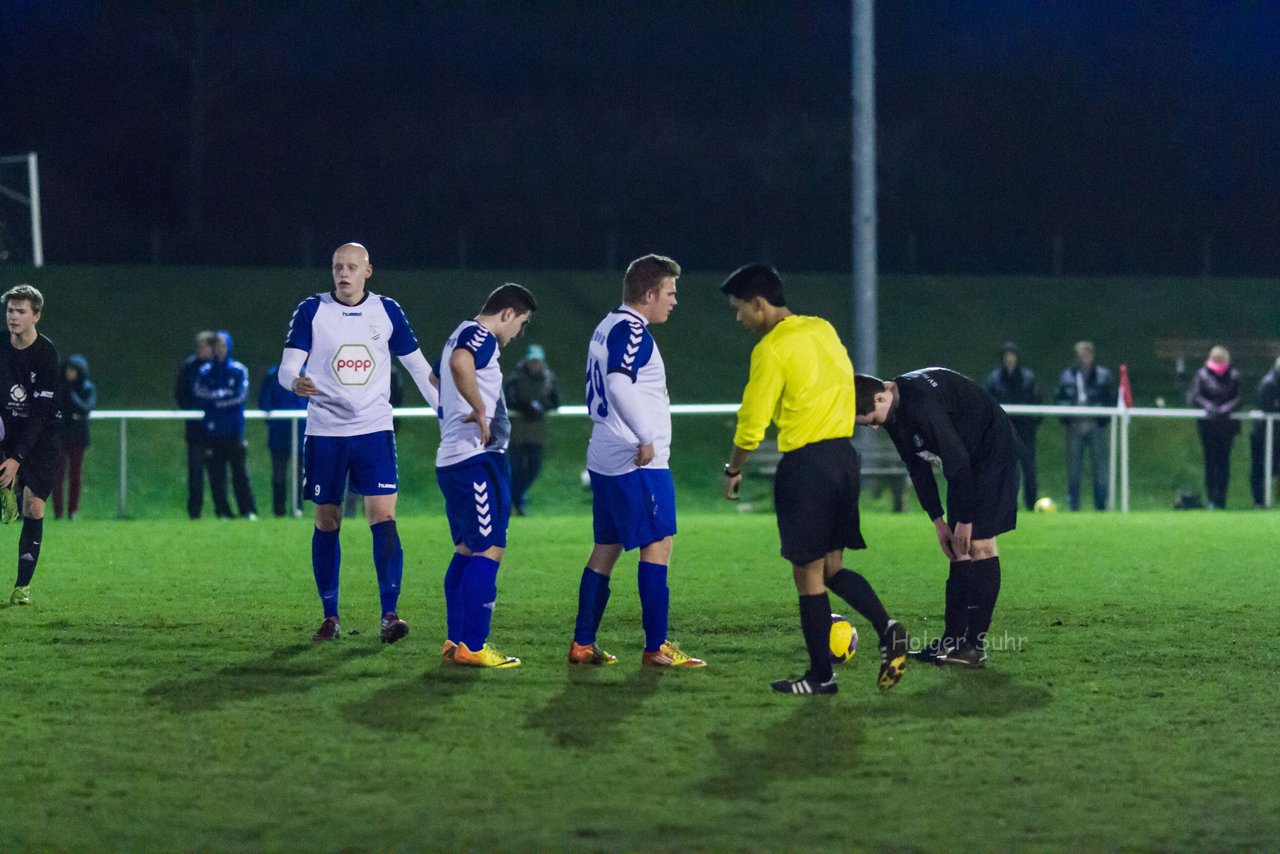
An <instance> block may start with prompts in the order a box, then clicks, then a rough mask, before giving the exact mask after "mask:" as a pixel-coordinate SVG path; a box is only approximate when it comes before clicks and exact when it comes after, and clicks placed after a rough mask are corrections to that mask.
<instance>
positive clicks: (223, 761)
mask: <svg viewBox="0 0 1280 854" xmlns="http://www.w3.org/2000/svg"><path fill="white" fill-rule="evenodd" d="M1278 528H1280V521H1278V520H1277V518H1276V517H1275V516H1273V515H1271V514H1261V513H1218V514H1213V515H1198V516H1191V515H1180V514H1174V513H1139V514H1134V515H1133V516H1131V517H1129V518H1122V517H1119V516H1117V515H1100V514H1082V515H1078V516H1077V515H1068V514H1064V513H1059V514H1056V515H1049V516H1025V517H1023V519H1022V526H1021V528H1020V529H1019V530H1018V531H1016V532H1015V533H1013V534H1011V535H1008V536H1007V537H1005V538H1002V542H1001V547H1002V553H1003V564H1004V586H1003V591H1002V597H1001V601H1000V606H999V609H998V611H997V614H996V621H995V626H994V633H995V634H996V635H999V636H1000V638H1001V639H1005V640H1007V643H1005V644H1004V646H1005V648H1004V649H996V650H995V651H993V653H992V661H991V666H989V667H988V669H986V670H985V671H979V672H955V671H951V670H943V669H933V668H926V667H921V666H913V667H910V668H908V671H907V674H906V677H905V678H904V680H903V682H902V684H901V685H900V686H899V687H898V688H897V689H895V690H894V691H892V692H890V693H889V694H886V695H879V694H878V693H877V692H876V690H875V687H874V681H875V670H876V668H875V665H876V654H875V650H874V644H873V642H872V640H871V638H870V637H869V635H870V630H869V628H868V627H867V626H866V624H865V623H863V622H862V621H861V620H859V619H856V618H855V625H857V627H858V629H859V631H860V632H861V633H862V641H863V648H862V650H861V651H860V652H859V653H858V655H857V656H855V659H854V662H853V663H851V664H849V665H845V666H843V667H841V668H840V670H839V675H840V686H841V693H840V694H838V695H837V696H834V697H784V696H779V695H773V694H771V693H769V692H768V690H767V684H766V683H767V682H768V680H770V679H776V678H779V677H782V676H788V675H794V674H796V673H798V672H799V671H800V670H801V669H802V668H803V649H802V644H801V639H800V634H799V628H798V618H797V616H796V602H795V593H794V589H793V587H792V583H791V577H790V572H789V570H788V568H787V567H786V565H785V564H784V563H783V561H782V560H781V559H780V558H778V557H777V554H776V552H777V534H776V530H775V528H774V526H773V520H772V518H771V517H770V516H768V515H765V514H743V515H734V514H692V513H690V514H686V515H685V516H684V517H683V518H682V519H681V534H680V536H679V537H678V538H677V545H676V554H675V560H674V562H673V569H672V573H671V579H672V636H673V637H674V638H676V639H678V640H679V641H681V642H682V643H683V645H684V647H685V648H686V649H688V650H689V651H690V652H691V653H693V654H695V655H698V656H702V657H705V658H706V659H707V660H708V661H709V662H710V666H709V667H708V668H706V669H704V670H701V671H685V672H675V673H648V672H642V671H641V669H640V667H639V661H638V659H639V652H640V640H641V635H640V628H639V612H638V606H637V598H636V593H635V582H634V577H635V569H634V567H635V559H634V556H632V557H630V558H629V559H624V561H623V562H622V563H621V564H620V566H619V568H618V570H617V572H616V574H615V583H614V594H613V599H612V602H611V605H610V609H609V612H608V613H607V614H606V617H605V622H604V626H603V627H602V632H601V638H600V640H601V643H602V645H603V646H605V647H606V648H607V649H609V650H611V651H613V652H614V653H616V654H618V655H619V657H620V659H621V661H620V663H619V664H618V665H617V666H615V667H612V668H605V669H597V670H570V669H569V667H568V666H567V665H566V664H565V663H564V655H565V652H566V649H567V646H568V643H569V638H570V633H571V630H572V624H573V614H574V609H575V604H576V602H575V600H576V589H577V579H578V575H579V572H580V570H581V567H582V563H583V561H584V560H585V557H586V555H587V551H588V548H589V542H588V540H589V537H590V521H589V519H587V518H586V517H585V516H583V515H581V514H576V515H562V516H546V517H536V516H535V517H528V518H524V519H516V520H514V522H513V525H512V530H511V547H510V550H509V552H508V557H507V560H506V561H505V563H504V567H503V571H502V573H501V574H500V576H499V587H500V595H499V601H498V608H497V611H496V614H495V618H494V634H493V640H494V642H495V643H496V645H498V646H499V647H500V648H501V649H503V650H504V651H506V652H509V653H511V654H515V655H519V656H522V657H523V658H524V659H525V665H524V666H523V667H521V668H519V669H516V670H511V671H502V672H474V671H464V670H462V669H458V668H446V667H442V666H441V665H440V663H439V660H438V654H439V647H440V641H441V640H442V636H443V605H442V601H441V595H440V592H439V590H440V579H441V576H442V574H443V570H444V567H445V564H446V563H447V559H448V554H449V551H450V549H449V545H448V536H447V533H446V530H445V528H444V524H443V521H442V520H441V519H439V518H437V517H435V516H434V514H431V515H416V516H409V517H408V518H405V519H403V520H401V522H400V529H401V535H402V538H403V540H404V544H405V550H406V568H405V593H404V596H403V599H402V606H401V613H402V614H403V615H404V616H405V617H406V619H408V620H409V622H410V624H411V626H412V631H411V634H410V635H409V637H408V638H407V639H405V640H404V641H403V642H401V643H399V644H397V645H395V646H391V647H382V646H381V645H380V644H379V643H378V637H377V625H376V617H377V614H376V610H377V607H376V586H375V581H374V576H373V570H372V567H371V563H370V559H369V541H370V537H369V533H368V528H367V527H365V526H364V525H363V524H349V525H348V526H347V527H346V529H345V530H344V533H343V553H344V567H343V584H342V589H343V625H344V629H345V630H346V631H347V632H348V633H349V634H348V636H347V637H345V638H343V639H342V640H341V641H340V642H338V643H334V644H330V645H325V646H320V647H317V646H314V645H313V644H312V643H311V642H310V640H309V638H310V635H311V632H312V631H313V630H314V629H315V627H316V625H317V624H318V621H319V607H318V602H317V600H316V597H315V591H314V588H313V585H312V580H311V573H310V564H309V554H310V551H309V541H310V530H311V527H310V524H309V523H308V522H307V521H306V520H279V521H277V520H263V521H260V522H257V523H248V522H214V521H212V520H210V521H205V522H186V521H182V522H176V521H135V522H127V523H119V522H111V521H77V522H74V523H65V522H57V523H55V522H52V521H50V522H47V523H46V528H45V531H46V536H45V545H44V556H43V557H42V563H41V567H40V571H39V573H38V575H37V577H36V581H35V585H34V587H33V588H32V590H33V595H34V604H33V605H32V606H30V607H26V608H19V607H7V608H4V609H3V610H0V651H2V652H3V671H2V672H3V676H2V677H0V723H2V725H3V738H0V769H3V770H2V773H3V785H0V849H3V850H24V849H57V850H66V849H71V850H130V851H141V850H149V851H158V850H197V849H204V850H230V849H234V850H306V851H316V850H340V849H377V850H391V849H405V850H419V849H428V850H440V849H443V850H456V849H495V848H497V849H541V850H563V849H611V850H614V849H616V850H651V849H682V850H683V849H711V850H725V849H754V850H766V849H768V850H777V849H786V850H806V849H808V850H812V849H822V850H830V849H864V848H866V849H878V848H918V849H923V850H939V849H1010V848H1013V849H1021V848H1037V849H1079V848H1086V849H1098V848H1115V847H1123V848H1141V849H1149V848H1157V849H1172V848H1197V849H1200V848H1203V849H1227V848H1231V849H1235V848H1242V847H1244V848H1265V847H1269V846H1272V845H1274V844H1275V842H1276V840H1277V839H1280V790H1278V789H1277V787H1276V786H1275V784H1274V783H1275V779H1274V774H1275V768H1277V767H1280V741H1278V740H1277V739H1276V737H1275V733H1276V732H1277V725H1278V724H1280V711H1278V707H1277V704H1276V700H1275V697H1276V694H1275V687H1274V675H1275V673H1276V672H1277V670H1278V669H1280V656H1278V655H1277V645H1276V642H1275V637H1276V633H1275V581H1274V566H1275V560H1274V545H1273V544H1274V543H1275V542H1276V541H1277V535H1278V534H1280V530H1278ZM864 532H865V533H866V535H867V537H868V540H869V542H870V543H871V548H870V550H869V551H867V552H862V553H857V554H855V555H851V556H850V559H849V561H848V562H849V565H850V566H853V567H855V568H857V569H859V570H862V571H864V572H865V573H866V574H867V575H868V576H869V577H870V578H871V579H872V580H873V582H874V583H875V585H876V587H877V589H878V590H879V591H880V593H881V595H882V597H883V598H884V600H885V602H886V604H887V606H888V607H889V609H890V611H891V612H892V613H893V614H894V615H896V616H898V617H899V618H900V619H902V620H903V622H904V623H905V624H906V625H907V626H908V628H909V629H910V630H912V631H913V632H915V633H916V634H918V635H930V636H932V635H934V634H936V633H937V630H938V619H939V613H940V611H941V593H942V581H943V577H944V575H945V572H946V563H945V561H944V560H943V559H942V558H941V556H940V555H939V554H938V553H937V551H936V545H935V544H934V542H933V532H932V527H931V526H930V525H929V524H928V521H927V520H926V519H925V518H924V517H923V515H922V514H920V513H919V512H913V513H910V514H906V515H902V516H895V515H892V514H882V513H870V514H867V515H866V516H865V518H864ZM16 537H17V530H16V529H15V528H13V527H10V528H8V529H5V530H3V531H0V543H7V544H8V545H6V546H4V548H8V549H13V548H15V546H14V542H15V540H16ZM6 590H7V588H6ZM834 607H835V608H836V609H837V610H840V611H842V612H844V611H847V609H846V608H845V606H844V605H843V604H842V603H841V604H835V605H834ZM356 632H358V633H356Z"/></svg>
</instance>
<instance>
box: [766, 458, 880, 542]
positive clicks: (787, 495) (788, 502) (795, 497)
mask: <svg viewBox="0 0 1280 854" xmlns="http://www.w3.org/2000/svg"><path fill="white" fill-rule="evenodd" d="M858 489H859V478H858V452H857V451H855V450H854V449H853V442H852V441H850V440H849V439H824V440H823V441H821V442H814V443H813V444H811V445H804V446H802V447H799V448H796V449H795V450H794V451H787V452H786V453H785V454H783V455H782V461H781V462H779V463H778V473H777V474H776V475H775V476H774V479H773V504H774V507H775V508H776V509H777V513H778V534H779V536H780V538H781V540H782V556H783V557H784V558H786V559H787V560H789V561H791V562H792V563H794V564H806V563H812V562H813V561H815V560H819V559H820V558H822V557H824V556H825V555H826V554H827V552H831V551H835V550H836V549H865V548H866V547H867V544H866V543H865V542H864V541H863V539H862V531H861V529H860V528H859V520H858Z"/></svg>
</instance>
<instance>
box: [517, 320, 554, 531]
mask: <svg viewBox="0 0 1280 854" xmlns="http://www.w3.org/2000/svg"><path fill="white" fill-rule="evenodd" d="M506 398H507V411H508V412H510V413H511V446H510V448H508V450H507V453H508V455H509V456H510V458H511V506H512V509H513V510H514V511H515V514H516V515H517V516H523V515H524V514H525V496H526V495H527V494H528V492H529V487H531V486H533V482H534V481H535V480H537V479H538V474H539V473H540V472H541V471H542V454H543V449H544V448H545V447H546V444H547V413H548V412H554V411H555V410H557V409H559V408H560V389H559V388H558V387H557V386H556V375H555V374H554V373H552V371H551V369H550V368H548V367H547V351H546V350H544V349H542V346H541V345H540V344H530V345H529V349H528V350H526V351H525V354H524V358H523V359H521V360H520V361H519V362H518V363H517V364H516V369H515V371H514V372H513V373H512V375H511V378H510V379H508V380H507V387H506Z"/></svg>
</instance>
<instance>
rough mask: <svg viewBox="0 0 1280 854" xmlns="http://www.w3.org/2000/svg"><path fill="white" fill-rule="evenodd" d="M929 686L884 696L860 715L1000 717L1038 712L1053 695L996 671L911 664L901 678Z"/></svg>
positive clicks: (1043, 688) (880, 716) (1041, 687)
mask: <svg viewBox="0 0 1280 854" xmlns="http://www.w3.org/2000/svg"><path fill="white" fill-rule="evenodd" d="M906 679H910V680H912V681H915V680H919V681H921V682H925V681H931V682H933V684H932V685H930V686H929V687H927V688H925V689H924V690H922V691H912V692H910V693H902V694H897V693H896V692H895V693H894V694H893V695H892V696H891V697H886V698H885V699H886V700H889V701H890V702H885V703H877V704H874V705H872V706H871V707H870V708H868V709H866V710H865V711H864V712H863V715H864V716H865V717H875V718H885V717H899V716H910V717H920V718H965V717H972V718H1003V717H1007V716H1008V715H1013V714H1017V713H1019V712H1027V711H1032V710H1034V709H1041V708H1044V707H1045V706H1047V705H1049V703H1050V702H1052V701H1053V694H1052V693H1051V692H1050V691H1049V689H1048V688H1045V687H1043V686H1040V685H1023V684H1020V683H1019V682H1018V681H1017V680H1015V679H1014V678H1013V677H1011V676H1009V675H1008V674H1005V673H1001V672H999V671H996V670H990V669H987V670H972V671H968V670H966V671H958V670H954V669H951V668H938V667H932V666H930V665H914V666H912V667H909V668H908V669H907V675H906V677H905V678H904V681H903V684H904V685H905V684H907V683H906Z"/></svg>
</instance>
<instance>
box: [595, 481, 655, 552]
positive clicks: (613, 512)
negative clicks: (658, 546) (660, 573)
mask: <svg viewBox="0 0 1280 854" xmlns="http://www.w3.org/2000/svg"><path fill="white" fill-rule="evenodd" d="M588 473H589V474H590V475H591V509H592V515H593V528H594V534H595V540H596V542H597V543H599V544H601V545H615V544H618V543H621V544H622V548H623V549H624V550H626V551H630V550H631V549H637V548H640V547H641V546H647V545H649V544H650V543H656V542H658V541H659V540H663V539H666V538H667V537H671V536H674V535H675V533H676V485H675V481H674V480H672V478H671V469H647V468H640V469H636V470H634V471H629V472H627V473H626V474H618V475H607V474H598V473H596V472H588Z"/></svg>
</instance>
